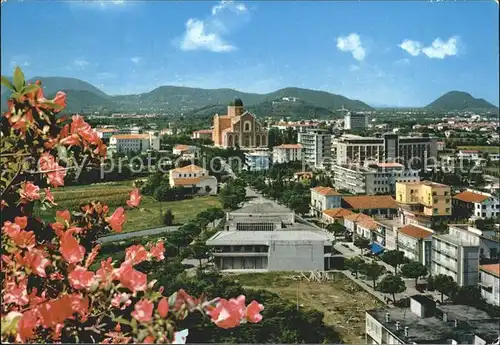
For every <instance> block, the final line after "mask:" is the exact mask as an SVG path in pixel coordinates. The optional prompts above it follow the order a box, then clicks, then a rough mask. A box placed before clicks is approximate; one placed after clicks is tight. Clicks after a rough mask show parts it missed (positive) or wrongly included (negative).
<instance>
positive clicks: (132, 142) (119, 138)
mask: <svg viewBox="0 0 500 345" xmlns="http://www.w3.org/2000/svg"><path fill="white" fill-rule="evenodd" d="M109 149H110V151H113V152H120V153H121V152H123V153H127V152H146V151H148V150H153V151H158V150H160V139H159V138H158V137H155V136H153V135H152V134H151V133H149V134H118V135H113V136H112V137H111V138H110V139H109Z"/></svg>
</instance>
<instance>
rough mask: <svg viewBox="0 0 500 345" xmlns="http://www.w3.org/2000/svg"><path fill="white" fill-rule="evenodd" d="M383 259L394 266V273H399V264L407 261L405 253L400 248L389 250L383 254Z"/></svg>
mask: <svg viewBox="0 0 500 345" xmlns="http://www.w3.org/2000/svg"><path fill="white" fill-rule="evenodd" d="M382 261H384V262H385V263H387V264H389V265H391V266H392V267H394V274H397V273H398V266H399V265H402V264H404V262H405V253H404V252H402V251H400V250H388V251H386V252H385V253H384V254H382Z"/></svg>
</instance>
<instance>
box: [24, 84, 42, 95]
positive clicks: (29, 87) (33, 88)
mask: <svg viewBox="0 0 500 345" xmlns="http://www.w3.org/2000/svg"><path fill="white" fill-rule="evenodd" d="M39 88H40V85H36V84H31V85H26V86H25V87H24V88H23V90H22V92H21V93H22V94H23V95H26V94H28V93H32V92H36V90H38V89H39Z"/></svg>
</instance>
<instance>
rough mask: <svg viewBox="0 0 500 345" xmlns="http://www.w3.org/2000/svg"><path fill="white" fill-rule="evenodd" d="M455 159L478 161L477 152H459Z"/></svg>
mask: <svg viewBox="0 0 500 345" xmlns="http://www.w3.org/2000/svg"><path fill="white" fill-rule="evenodd" d="M457 158H458V159H459V160H471V161H475V160H478V159H479V151H478V150H459V151H458V153H457Z"/></svg>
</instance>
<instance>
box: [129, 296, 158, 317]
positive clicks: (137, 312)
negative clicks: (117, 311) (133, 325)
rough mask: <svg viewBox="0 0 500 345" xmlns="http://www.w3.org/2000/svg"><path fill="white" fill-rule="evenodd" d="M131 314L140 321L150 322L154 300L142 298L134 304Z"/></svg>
mask: <svg viewBox="0 0 500 345" xmlns="http://www.w3.org/2000/svg"><path fill="white" fill-rule="evenodd" d="M131 315H132V316H133V317H134V318H135V319H136V320H137V321H139V322H149V321H151V318H152V316H153V302H151V301H148V300H147V299H143V300H140V301H139V302H137V303H136V304H135V306H134V311H133V312H132V313H131Z"/></svg>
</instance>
